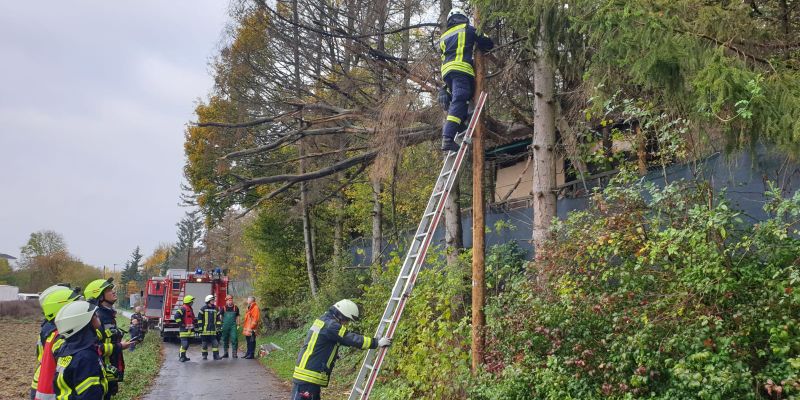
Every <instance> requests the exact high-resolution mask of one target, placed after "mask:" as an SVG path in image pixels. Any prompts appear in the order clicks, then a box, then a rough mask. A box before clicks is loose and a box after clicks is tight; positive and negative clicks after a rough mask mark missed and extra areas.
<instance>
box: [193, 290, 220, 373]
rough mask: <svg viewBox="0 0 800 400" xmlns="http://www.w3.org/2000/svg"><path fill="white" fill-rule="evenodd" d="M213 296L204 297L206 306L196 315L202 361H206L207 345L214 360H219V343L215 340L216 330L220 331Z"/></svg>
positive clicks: (218, 317)
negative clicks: (209, 346)
mask: <svg viewBox="0 0 800 400" xmlns="http://www.w3.org/2000/svg"><path fill="white" fill-rule="evenodd" d="M214 300H215V298H214V295H213V294H210V295H208V296H206V299H205V301H206V305H204V306H203V308H201V309H200V313H198V314H197V326H198V327H199V329H200V339H201V340H202V342H203V360H208V345H209V343H210V344H211V351H212V354H213V355H214V359H215V360H221V359H222V357H220V356H219V341H218V340H217V330H218V328H220V329H221V327H222V324H221V322H220V315H219V309H217V306H216V305H214Z"/></svg>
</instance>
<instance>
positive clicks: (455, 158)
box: [349, 93, 486, 400]
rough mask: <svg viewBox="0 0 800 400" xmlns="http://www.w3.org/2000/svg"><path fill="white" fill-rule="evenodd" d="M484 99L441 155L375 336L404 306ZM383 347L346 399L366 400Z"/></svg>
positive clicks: (370, 355)
mask: <svg viewBox="0 0 800 400" xmlns="http://www.w3.org/2000/svg"><path fill="white" fill-rule="evenodd" d="M485 102H486V93H481V94H480V96H479V98H478V102H477V104H476V107H475V111H474V116H473V118H472V119H471V120H470V124H469V127H468V128H467V130H466V131H465V132H463V133H462V134H461V135H459V136H462V139H463V140H462V143H461V148H459V151H458V152H455V153H453V152H449V153H447V155H446V156H445V159H444V162H443V164H442V169H441V171H440V172H439V175H438V177H437V180H436V183H435V184H434V187H433V191H432V193H431V196H430V198H429V199H428V204H427V206H426V207H425V211H424V213H423V217H422V219H421V220H420V223H419V226H418V227H417V231H416V233H415V234H414V236H413V237H412V241H411V245H410V246H409V250H408V252H407V253H406V258H405V260H404V261H403V265H402V267H401V269H400V274H399V275H398V277H397V280H396V281H395V284H394V287H393V289H392V294H391V295H390V297H389V301H388V302H387V304H386V308H385V309H384V312H383V315H382V316H381V319H380V322H379V323H378V329H377V331H376V336H378V337H388V338H391V337H393V336H394V332H395V330H396V328H397V324H398V322H399V321H400V317H401V316H402V313H403V310H404V309H405V306H406V302H407V300H408V298H409V297H410V295H411V291H412V290H413V288H414V284H415V283H416V279H417V275H418V274H419V271H420V269H421V267H422V265H423V264H424V263H425V256H426V255H427V252H428V249H429V247H430V244H431V241H432V240H433V235H434V233H435V232H436V228H437V226H438V224H439V222H440V220H441V216H442V211H443V210H444V205H445V203H446V201H447V198H448V196H449V194H450V190H451V189H452V186H453V183H454V182H455V179H456V178H457V177H458V172H459V171H460V169H461V165H462V163H463V161H464V158H465V155H466V153H467V146H466V145H467V144H468V143H471V139H472V133H473V131H474V129H475V127H476V126H477V121H478V120H479V119H480V114H481V112H482V110H483V106H484V104H485ZM428 218H430V220H429V221H427V222H426V219H428ZM394 302H397V304H393V303H394ZM386 350H387V349H386V348H378V349H370V350H368V351H367V354H366V355H365V357H364V362H363V364H362V366H361V369H360V371H359V373H358V376H357V377H356V381H355V383H354V385H353V389H352V390H351V392H350V397H349V400H356V399H359V400H367V399H368V398H369V395H370V393H371V391H372V387H373V385H374V384H375V379H376V378H377V376H378V373H379V372H380V368H381V365H382V364H383V360H384V358H385V355H386ZM371 361H372V362H371ZM365 380H366V381H365ZM362 383H364V385H363V388H362V387H361V386H362V385H361V384H362Z"/></svg>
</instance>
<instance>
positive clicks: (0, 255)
mask: <svg viewBox="0 0 800 400" xmlns="http://www.w3.org/2000/svg"><path fill="white" fill-rule="evenodd" d="M0 258H4V259H6V260H16V259H17V257H14V256H10V255H8V254H5V253H0Z"/></svg>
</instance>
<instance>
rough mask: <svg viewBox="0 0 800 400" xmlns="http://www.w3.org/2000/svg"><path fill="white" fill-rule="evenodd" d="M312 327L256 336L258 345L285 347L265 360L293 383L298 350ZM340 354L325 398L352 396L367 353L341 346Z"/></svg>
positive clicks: (265, 362)
mask: <svg viewBox="0 0 800 400" xmlns="http://www.w3.org/2000/svg"><path fill="white" fill-rule="evenodd" d="M309 327H310V324H309V325H307V326H303V327H300V328H297V329H291V330H285V331H278V332H272V333H270V334H269V335H265V336H262V337H260V338H258V339H256V343H257V346H260V345H262V344H266V343H275V344H276V345H278V346H279V347H280V348H282V349H283V350H278V351H274V352H272V353H270V354H269V355H267V356H265V357H263V358H261V360H260V361H261V363H263V364H264V365H265V366H266V367H267V368H269V369H270V370H272V371H273V372H274V373H275V375H277V376H278V377H279V378H281V379H283V380H285V381H287V382H291V380H292V372H293V371H294V365H295V362H296V360H297V353H299V352H300V347H302V346H303V340H305V338H306V334H307V333H308V329H309ZM256 351H258V350H256ZM339 356H340V359H339V360H338V361H337V362H336V366H335V368H334V370H333V375H331V383H330V386H328V387H327V388H325V389H323V396H322V397H323V398H325V399H332V400H343V399H347V398H348V395H349V393H350V389H351V388H352V385H353V382H354V381H355V379H356V374H357V373H358V367H360V366H361V364H360V363H361V360H362V358H361V357H363V356H364V353H363V352H362V351H361V350H357V349H350V348H347V347H340V348H339Z"/></svg>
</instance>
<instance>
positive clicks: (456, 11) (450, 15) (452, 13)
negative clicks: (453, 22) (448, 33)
mask: <svg viewBox="0 0 800 400" xmlns="http://www.w3.org/2000/svg"><path fill="white" fill-rule="evenodd" d="M457 15H460V16H461V17H463V18H464V19H465V20H467V21H469V17H468V16H467V13H465V12H464V10H462V9H460V8H458V7H454V8H453V9H451V10H450V12H449V13H447V20H448V21H450V18H453V17H455V16H457Z"/></svg>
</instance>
